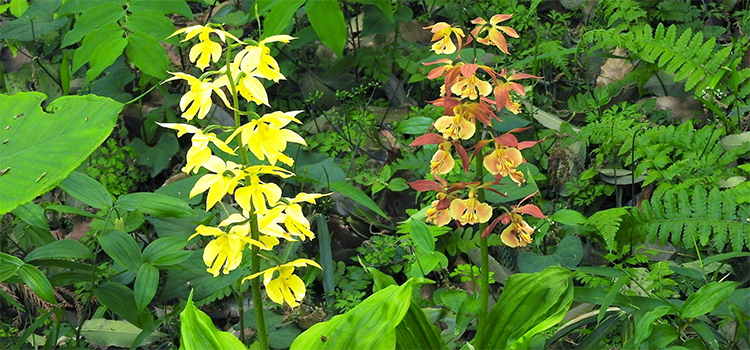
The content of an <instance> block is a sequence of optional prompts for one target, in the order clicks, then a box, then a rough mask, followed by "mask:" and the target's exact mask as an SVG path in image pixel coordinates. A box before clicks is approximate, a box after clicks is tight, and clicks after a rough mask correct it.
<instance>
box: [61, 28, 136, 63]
mask: <svg viewBox="0 0 750 350" xmlns="http://www.w3.org/2000/svg"><path fill="white" fill-rule="evenodd" d="M124 35H125V31H124V30H122V28H121V27H120V26H119V25H117V24H116V23H110V24H105V25H103V26H99V28H97V29H96V30H94V31H92V32H91V33H89V34H88V35H86V37H84V38H83V42H82V43H81V46H80V47H79V48H77V49H76V51H75V53H74V54H73V65H72V67H71V70H70V71H71V73H75V72H77V71H78V70H79V69H81V67H83V65H84V64H86V63H88V62H89V61H91V58H92V57H93V55H94V52H95V51H96V50H97V49H98V48H99V47H100V46H101V45H102V44H105V43H112V42H115V41H117V40H119V39H122V40H125V38H124V37H123V36H124ZM125 43H127V40H125ZM107 45H111V44H107ZM104 47H105V48H106V47H107V46H106V45H105V46H104ZM121 52H122V51H121ZM105 68H106V67H105Z"/></svg>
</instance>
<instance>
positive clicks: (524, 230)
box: [500, 213, 534, 247]
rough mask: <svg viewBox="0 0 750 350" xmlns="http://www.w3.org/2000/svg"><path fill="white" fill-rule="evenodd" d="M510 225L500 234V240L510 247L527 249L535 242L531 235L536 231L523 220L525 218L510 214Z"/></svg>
mask: <svg viewBox="0 0 750 350" xmlns="http://www.w3.org/2000/svg"><path fill="white" fill-rule="evenodd" d="M510 220H511V221H510V225H508V227H506V228H505V230H503V233H501V234H500V239H501V240H502V241H503V243H505V244H506V245H507V246H509V247H519V246H520V247H525V246H526V245H527V244H529V243H531V242H533V241H534V240H533V239H532V238H531V234H532V233H534V229H533V228H532V227H531V226H529V224H528V223H526V221H524V220H523V216H521V215H519V214H516V213H510Z"/></svg>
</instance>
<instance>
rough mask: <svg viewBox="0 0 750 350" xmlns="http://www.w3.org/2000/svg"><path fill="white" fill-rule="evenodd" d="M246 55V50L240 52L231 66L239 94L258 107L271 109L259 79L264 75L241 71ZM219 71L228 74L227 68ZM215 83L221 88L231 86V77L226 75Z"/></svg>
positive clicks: (255, 71) (257, 72) (256, 71)
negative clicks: (262, 105) (262, 106)
mask: <svg viewBox="0 0 750 350" xmlns="http://www.w3.org/2000/svg"><path fill="white" fill-rule="evenodd" d="M246 54H247V51H246V50H242V51H240V52H239V53H238V54H237V55H236V56H234V59H233V60H232V63H231V64H230V65H229V68H230V69H231V73H232V78H233V79H235V80H236V81H237V83H236V88H237V92H238V93H239V94H240V96H242V97H244V98H245V99H246V100H248V101H251V102H254V103H255V104H257V105H260V104H264V105H266V106H269V107H270V105H269V102H268V93H266V88H265V87H264V86H263V83H261V82H260V80H258V78H260V77H262V76H263V75H262V74H260V72H259V71H258V70H257V69H255V70H250V71H244V70H240V66H241V64H240V62H241V61H242V59H243V58H244V57H245V55H246ZM219 71H221V72H226V66H224V67H222V68H221V69H219ZM214 83H215V84H216V85H217V86H220V87H221V86H229V77H227V76H226V75H222V76H220V77H218V78H216V81H215V82H214ZM230 91H231V90H230Z"/></svg>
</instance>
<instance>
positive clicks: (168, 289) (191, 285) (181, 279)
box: [159, 228, 245, 301]
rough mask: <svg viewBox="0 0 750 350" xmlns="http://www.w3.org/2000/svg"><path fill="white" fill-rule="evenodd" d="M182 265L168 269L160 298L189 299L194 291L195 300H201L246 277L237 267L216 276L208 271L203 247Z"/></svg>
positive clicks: (193, 252)
mask: <svg viewBox="0 0 750 350" xmlns="http://www.w3.org/2000/svg"><path fill="white" fill-rule="evenodd" d="M193 229H195V228H193ZM180 267H182V269H181V270H170V271H167V282H166V283H165V284H164V289H163V291H162V292H161V294H160V295H159V298H160V300H163V301H164V300H169V299H173V298H180V299H187V297H188V296H189V295H190V293H191V292H193V293H194V298H195V300H196V301H201V300H203V299H205V298H207V297H209V296H211V295H212V294H214V293H215V292H216V291H217V290H222V289H224V288H226V287H228V286H230V285H231V284H232V283H235V282H237V280H239V279H241V278H242V277H245V275H243V271H242V269H235V270H233V271H232V272H231V273H229V274H228V275H219V277H214V276H213V275H211V274H210V273H208V272H207V271H206V264H205V263H204V262H203V249H201V250H195V251H192V255H191V256H190V257H189V258H188V259H187V260H185V261H183V262H182V263H180Z"/></svg>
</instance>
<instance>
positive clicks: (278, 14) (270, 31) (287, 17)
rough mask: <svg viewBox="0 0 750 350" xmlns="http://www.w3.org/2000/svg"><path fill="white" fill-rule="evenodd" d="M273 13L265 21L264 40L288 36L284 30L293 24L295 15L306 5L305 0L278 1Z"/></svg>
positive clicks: (272, 9) (272, 10)
mask: <svg viewBox="0 0 750 350" xmlns="http://www.w3.org/2000/svg"><path fill="white" fill-rule="evenodd" d="M273 2H275V4H274V5H272V6H273V7H272V8H271V12H269V13H268V15H266V18H264V19H263V36H262V37H261V39H263V38H267V37H269V36H272V35H279V34H286V33H284V29H286V27H289V26H290V25H291V24H292V17H293V16H294V13H295V12H297V10H299V8H300V7H301V6H302V5H303V4H304V3H305V0H276V1H273Z"/></svg>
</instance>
